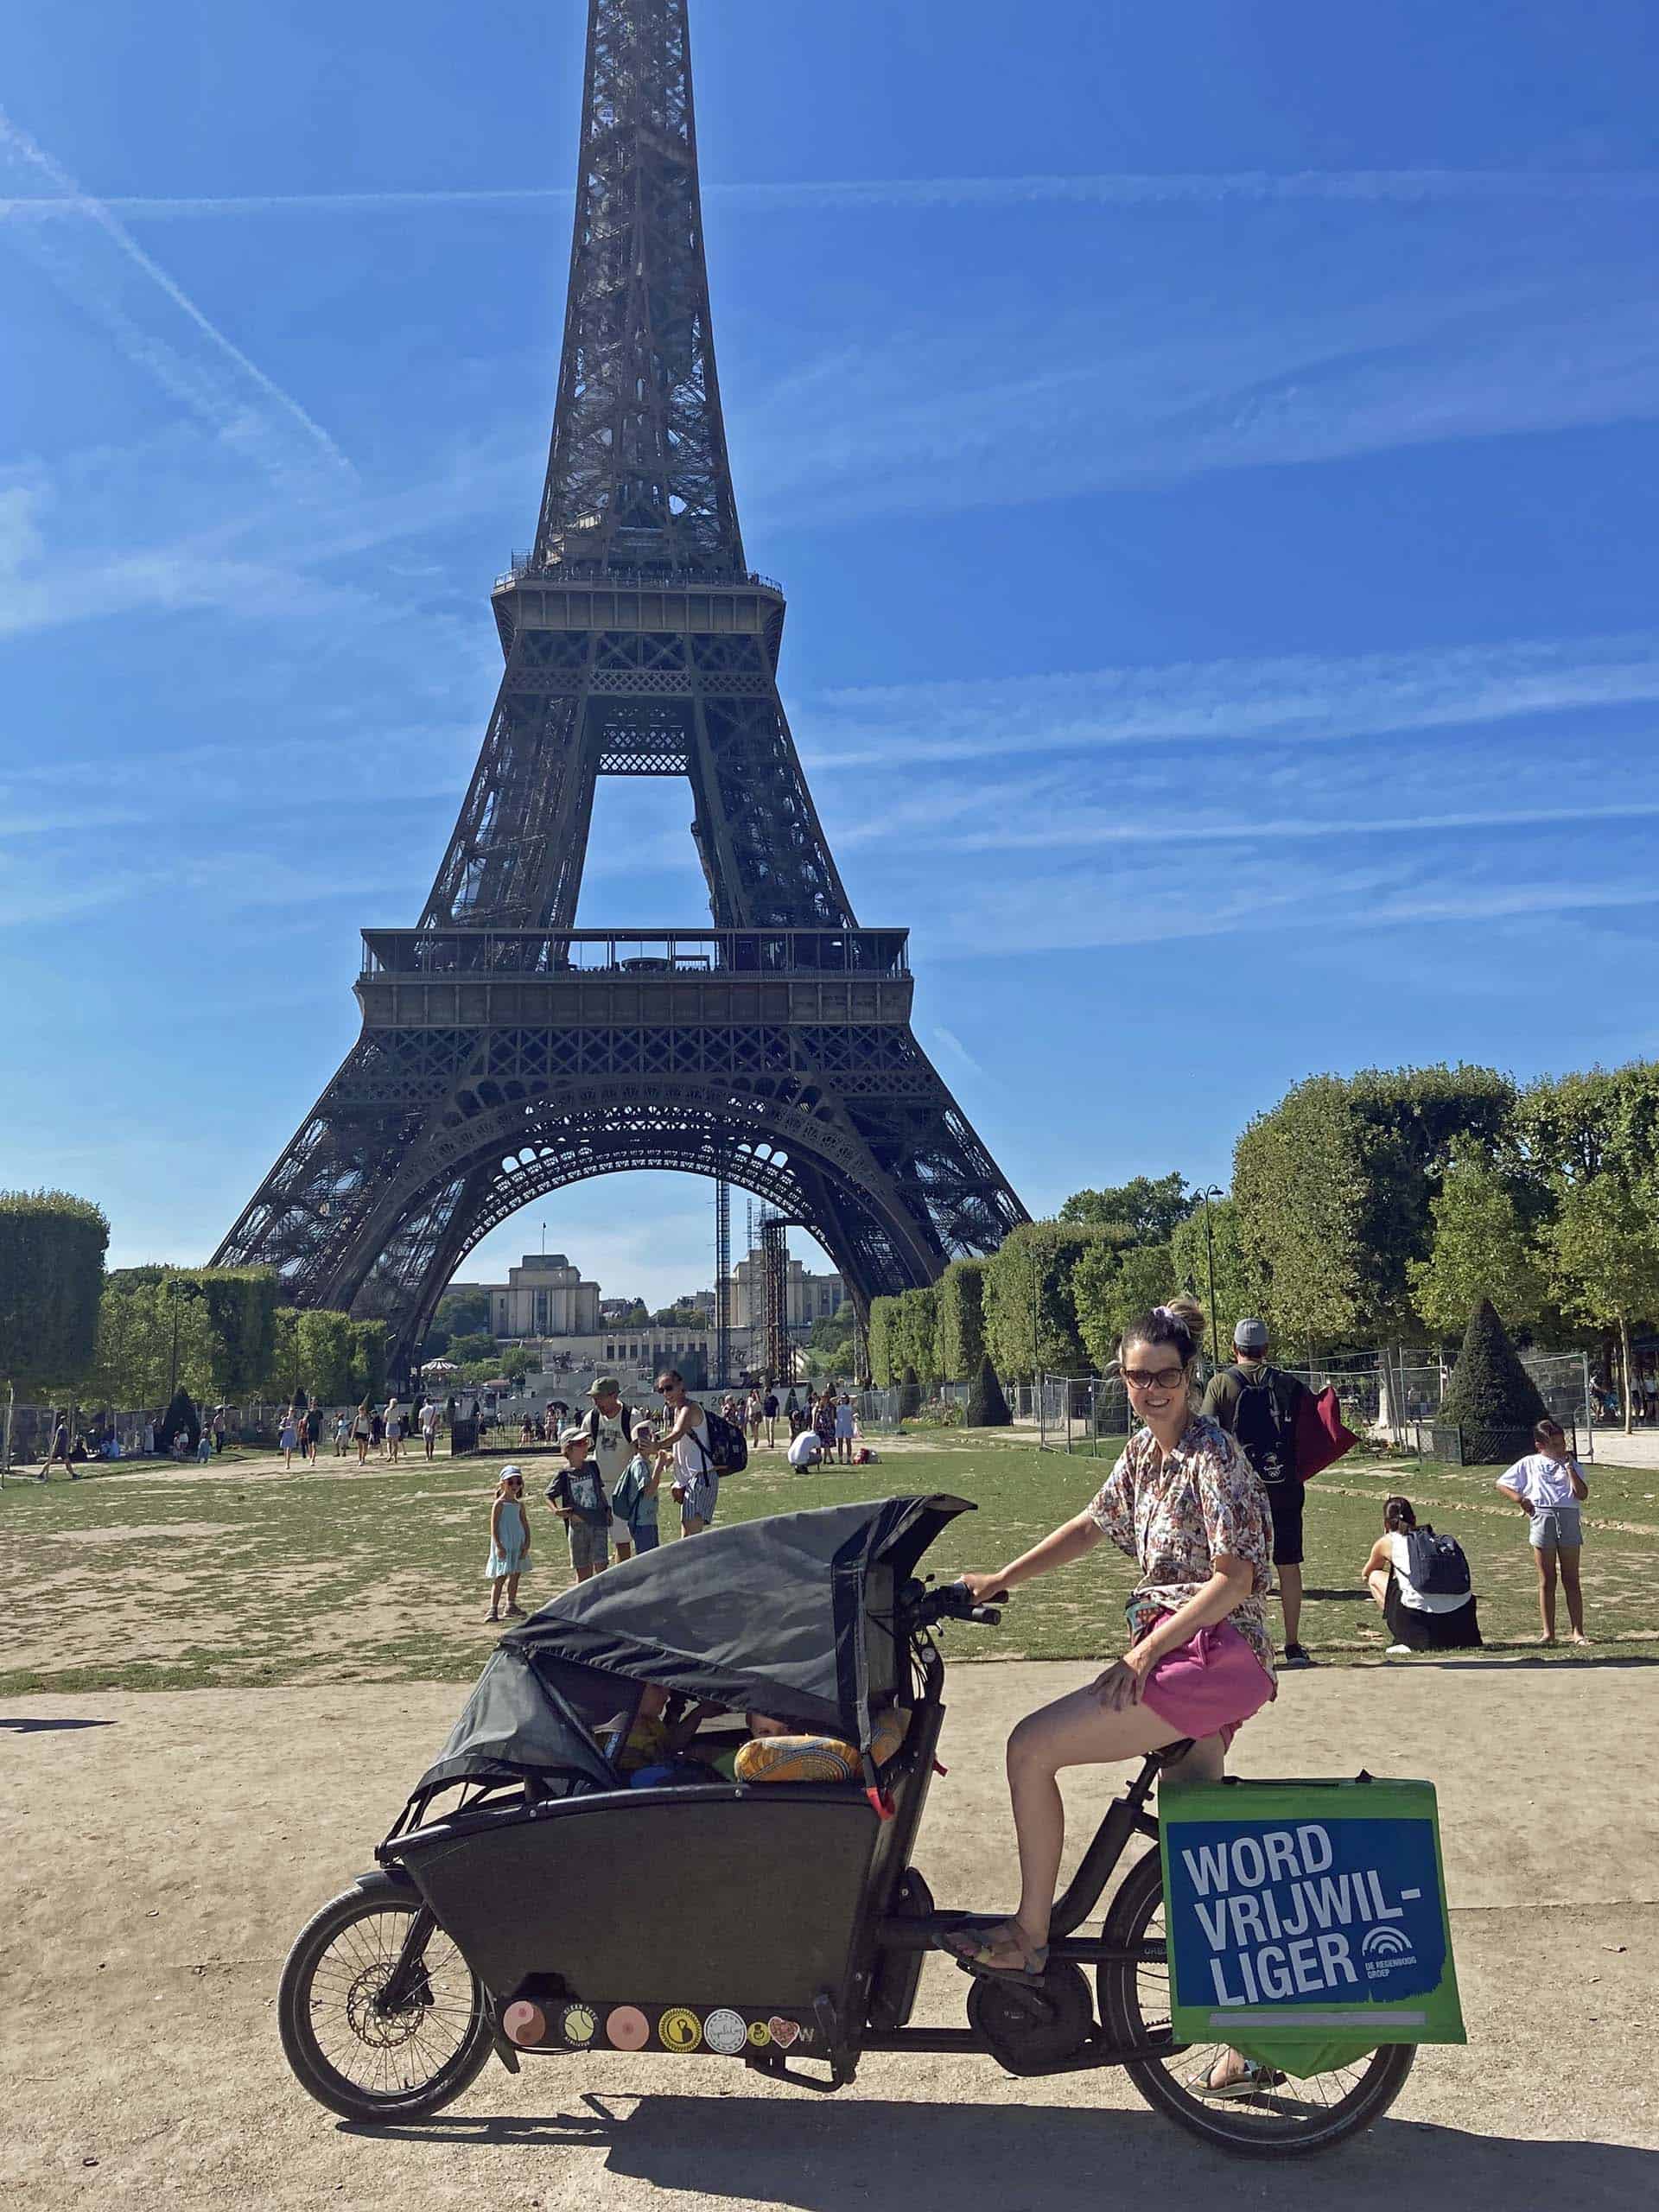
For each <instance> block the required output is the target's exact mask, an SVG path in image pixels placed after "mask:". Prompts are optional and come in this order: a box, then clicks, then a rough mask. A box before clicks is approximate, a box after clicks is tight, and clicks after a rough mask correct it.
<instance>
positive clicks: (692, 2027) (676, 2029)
mask: <svg viewBox="0 0 1659 2212" xmlns="http://www.w3.org/2000/svg"><path fill="white" fill-rule="evenodd" d="M657 2032H658V2035H659V2036H660V2037H662V2042H663V2048H664V2050H696V2047H697V2045H698V2044H700V2043H701V2042H702V2021H701V2020H700V2019H698V2018H697V2016H696V2013H695V2012H686V2011H685V2009H684V2008H683V2006H680V2005H677V2006H675V2007H674V2008H673V2009H672V2010H671V2011H670V2012H664V2014H663V2017H662V2018H661V2019H660V2020H658V2023H657Z"/></svg>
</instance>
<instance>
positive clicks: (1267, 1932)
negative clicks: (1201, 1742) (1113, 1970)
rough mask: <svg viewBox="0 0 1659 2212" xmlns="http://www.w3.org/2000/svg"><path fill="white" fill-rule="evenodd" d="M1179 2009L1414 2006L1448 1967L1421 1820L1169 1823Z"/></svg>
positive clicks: (1435, 1874) (1435, 1876)
mask: <svg viewBox="0 0 1659 2212" xmlns="http://www.w3.org/2000/svg"><path fill="white" fill-rule="evenodd" d="M1165 1878H1166V1888H1167V1895H1166V1928H1167V1930H1168V1936H1169V1949H1170V1963H1171V1967H1172V1969H1173V1975H1174V1980H1175V1994H1176V2001H1177V2003H1178V2004H1179V2005H1181V2006H1182V2007H1184V2008H1187V2007H1192V2006H1202V2007H1204V2008H1205V2010H1206V2011H1209V2012H1214V2011H1217V2010H1230V2009H1232V2008H1234V2007H1239V2008H1243V2009H1246V2010H1248V2011H1249V2012H1252V2013H1255V2014H1258V2015H1259V2014H1260V2013H1261V2012H1262V2011H1264V2010H1274V2011H1277V2010H1279V2009H1280V2008H1281V2007H1282V2008H1283V2010H1284V2012H1285V2014H1286V2016H1287V2018H1294V2016H1295V2014H1296V2012H1297V2011H1298V2010H1299V2009H1300V2010H1304V2011H1318V2012H1320V2013H1321V2014H1322V2015H1326V2014H1327V2012H1328V2011H1335V2010H1345V2009H1347V2008H1350V2007H1359V2006H1371V2005H1397V2004H1399V2003H1401V2002H1402V2001H1407V2000H1410V1999H1427V1998H1429V1997H1431V1996H1432V1995H1433V1993H1434V1992H1435V1991H1437V1990H1438V1989H1439V1988H1440V1983H1441V1980H1442V1977H1443V1976H1444V1974H1445V1972H1446V1922H1445V1916H1444V1913H1443V1911H1442V1908H1441V1901H1440V1868H1439V1859H1438V1855H1437V1853H1436V1848H1435V1837H1434V1823H1433V1821H1432V1820H1399V1819H1386V1820H1347V1819H1324V1820H1294V1821H1286V1820H1275V1819H1270V1818H1264V1819H1247V1820H1237V1819H1235V1820H1230V1821H1185V1820H1180V1821H1171V1822H1170V1823H1169V1824H1168V1825H1167V1827H1166V1834H1165Z"/></svg>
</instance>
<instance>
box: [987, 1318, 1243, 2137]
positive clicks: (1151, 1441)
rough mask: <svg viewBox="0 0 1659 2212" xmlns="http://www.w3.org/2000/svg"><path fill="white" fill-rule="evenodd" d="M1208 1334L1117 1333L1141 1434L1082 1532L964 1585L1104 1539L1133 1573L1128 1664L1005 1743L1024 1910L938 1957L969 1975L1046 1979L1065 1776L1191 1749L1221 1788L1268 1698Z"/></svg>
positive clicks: (1222, 2087)
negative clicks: (1246, 1726) (1213, 1414)
mask: <svg viewBox="0 0 1659 2212" xmlns="http://www.w3.org/2000/svg"><path fill="white" fill-rule="evenodd" d="M1203 1329H1204V1317H1203V1314H1202V1313H1201V1312H1200V1311H1199V1309H1198V1306H1196V1305H1194V1304H1193V1303H1192V1301H1190V1300H1176V1301H1175V1302H1174V1303H1173V1304H1171V1305H1168V1306H1156V1307H1154V1309H1153V1311H1152V1312H1151V1313H1146V1314H1143V1315H1142V1316H1141V1319H1140V1320H1138V1321H1136V1322H1135V1323H1133V1324H1132V1325H1131V1326H1130V1327H1129V1328H1128V1329H1127V1330H1126V1331H1125V1332H1124V1334H1123V1337H1122V1340H1121V1342H1120V1344H1119V1346H1118V1361H1119V1367H1120V1371H1121V1372H1122V1377H1123V1382H1124V1385H1125V1387H1126V1389H1128V1395H1129V1403H1130V1405H1131V1406H1132V1407H1133V1408H1134V1410H1135V1413H1136V1414H1139V1415H1140V1417H1141V1420H1142V1421H1144V1422H1145V1424H1146V1426H1145V1427H1144V1428H1142V1429H1141V1430H1140V1431H1139V1432H1138V1433H1136V1434H1135V1435H1134V1436H1132V1437H1131V1438H1130V1439H1129V1441H1128V1444H1127V1445H1126V1446H1125V1447H1124V1450H1123V1453H1122V1457H1121V1458H1120V1459H1119V1460H1118V1462H1117V1465H1116V1467H1115V1468H1114V1469H1113V1471H1112V1472H1111V1473H1110V1474H1109V1476H1108V1477H1107V1478H1106V1481H1105V1483H1104V1484H1103V1486H1102V1488H1101V1490H1100V1491H1099V1494H1098V1495H1097V1496H1096V1497H1095V1498H1094V1499H1093V1500H1092V1501H1091V1503H1090V1504H1089V1505H1087V1506H1085V1507H1084V1510H1083V1511H1082V1512H1081V1513H1079V1514H1077V1516H1075V1518H1073V1519H1072V1520H1070V1521H1068V1522H1065V1525H1064V1526H1063V1527H1061V1528H1058V1529H1055V1531H1054V1532H1053V1534H1052V1535H1048V1536H1045V1537H1044V1539H1043V1541H1041V1543H1039V1544H1037V1545H1035V1546H1033V1548H1032V1549H1031V1550H1030V1551H1028V1552H1027V1553H1025V1554H1024V1555H1023V1556H1022V1557H1020V1558H1019V1559H1017V1560H1013V1561H1012V1562H1011V1563H1010V1564H1009V1565H1008V1566H1007V1567H1002V1568H1001V1569H1000V1570H999V1572H997V1573H995V1574H964V1575H963V1578H962V1580H963V1582H965V1583H966V1584H967V1586H968V1588H969V1591H970V1592H972V1594H973V1596H974V1597H975V1599H977V1600H980V1601H982V1602H983V1601H984V1600H986V1599H992V1598H994V1597H995V1594H996V1593H997V1592H999V1591H1004V1590H1013V1589H1015V1588H1017V1587H1018V1586H1019V1585H1020V1583H1022V1582H1029V1581H1031V1580H1033V1577H1035V1576H1037V1575H1039V1574H1046V1573H1048V1572H1049V1571H1050V1570H1051V1569H1052V1568H1053V1567H1065V1566H1068V1565H1070V1563H1071V1561H1072V1560H1078V1559H1081V1558H1082V1557H1083V1556H1084V1554H1085V1553H1087V1552H1090V1551H1092V1550H1093V1549H1094V1548H1095V1546H1096V1544H1097V1543H1099V1541H1101V1538H1102V1537H1103V1536H1108V1537H1109V1538H1110V1539H1111V1541H1113V1542H1114V1543H1115V1544H1116V1545H1117V1546H1118V1547H1119V1548H1120V1549H1121V1550H1122V1551H1125V1552H1127V1553H1128V1554H1129V1556H1130V1557H1131V1558H1132V1559H1134V1560H1135V1561H1136V1562H1137V1563H1138V1565H1139V1567H1140V1568H1141V1580H1140V1582H1139V1584H1138V1585H1137V1586H1136V1588H1135V1592H1134V1595H1133V1596H1132V1597H1131V1599H1130V1600H1129V1605H1128V1617H1129V1631H1130V1642H1129V1649H1128V1651H1127V1652H1126V1653H1125V1654H1124V1656H1123V1657H1122V1658H1121V1659H1119V1660H1117V1661H1116V1662H1114V1663H1113V1664H1112V1665H1111V1666H1109V1668H1108V1669H1106V1671H1105V1673H1104V1674H1103V1675H1101V1676H1100V1677H1099V1678H1098V1679H1097V1680H1096V1681H1095V1682H1093V1683H1091V1684H1090V1686H1089V1688H1086V1689H1078V1690H1073V1691H1071V1693H1070V1694H1069V1695H1067V1696H1065V1697H1063V1698H1059V1699H1057V1700H1055V1702H1054V1703H1053V1704H1052V1705H1047V1706H1044V1707H1042V1708H1041V1709H1040V1710H1039V1711H1038V1712H1036V1713H1031V1714H1030V1715H1028V1716H1027V1719H1024V1720H1022V1721H1020V1724H1019V1726H1017V1727H1016V1728H1015V1729H1014V1733H1013V1735H1012V1736H1011V1737H1010V1738H1009V1739H1008V1751H1007V1765H1008V1789H1009V1794H1010V1796H1011V1797H1012V1799H1013V1802H1014V1830H1015V1834H1016V1836H1017V1840H1018V1842H1019V1847H1020V1904H1019V1907H1018V1909H1017V1910H1016V1911H1015V1912H1014V1916H1012V1918H1010V1919H1008V1920H1005V1921H1002V1922H1000V1923H997V1924H995V1925H994V1926H992V1927H989V1928H978V1929H969V1930H965V1931H963V1933H962V1934H961V1935H960V1936H958V1937H957V1938H955V1939H953V1940H952V1941H951V1942H950V1944H949V1945H948V1946H947V1948H950V1950H952V1951H953V1952H954V1953H955V1954H956V1955H957V1957H958V1958H959V1959H961V1960H962V1961H963V1964H964V1965H966V1966H968V1967H970V1968H972V1969H973V1971H975V1972H976V1973H978V1974H1001V1975H1011V1976H1014V1977H1015V1978H1017V1979H1019V1980H1025V1981H1035V1980H1040V1979H1041V1976H1042V1974H1043V1972H1044V1969H1045V1967H1046V1963H1047V1958H1048V1923H1049V1915H1050V1911H1051V1909H1052V1904H1053V1900H1054V1884H1055V1880H1056V1878H1057V1877H1058V1873H1059V1868H1060V1857H1061V1853H1062V1850H1063V1848H1064V1846H1065V1808H1064V1806H1063V1804H1062V1802H1061V1799H1060V1791H1059V1784H1058V1781H1057V1780H1056V1777H1057V1775H1058V1772H1059V1770H1060V1769H1061V1768H1062V1767H1070V1766H1092V1765H1096V1764H1105V1763H1108V1762H1109V1761H1111V1760H1114V1759H1128V1758H1139V1757H1143V1756H1144V1755H1145V1754H1146V1753H1147V1752H1148V1751H1160V1750H1161V1749H1163V1748H1164V1747H1165V1746H1166V1745H1170V1744H1176V1743H1179V1742H1181V1741H1182V1740H1183V1739H1184V1738H1192V1750H1191V1751H1189V1752H1187V1754H1186V1755H1185V1758H1182V1759H1180V1760H1179V1761H1178V1762H1176V1763H1175V1764H1172V1765H1171V1766H1170V1768H1169V1769H1168V1773H1169V1775H1170V1776H1171V1777H1172V1778H1173V1779H1175V1780H1178V1781H1185V1780H1194V1781H1211V1780H1216V1779H1218V1778H1219V1777H1220V1775H1221V1771H1222V1765H1223V1759H1224V1753H1225V1751H1226V1747H1227V1745H1228V1744H1229V1743H1230V1741H1231V1740H1232V1737H1233V1734H1234V1732H1235V1731H1236V1729H1237V1728H1238V1727H1239V1726H1240V1725H1241V1724H1242V1723H1243V1721H1245V1720H1248V1719H1249V1717H1250V1715H1251V1714H1252V1713H1255V1712H1257V1711H1258V1710H1259V1709H1260V1708H1261V1707H1262V1706H1263V1705H1265V1704H1266V1703H1267V1702H1268V1700H1269V1699H1271V1698H1272V1697H1274V1695H1275V1694H1276V1688H1277V1685H1276V1681H1275V1678H1274V1665H1273V1648H1272V1645H1271V1643H1269V1641H1268V1624H1267V1611H1266V1607H1265V1605H1264V1603H1263V1600H1264V1599H1265V1598H1266V1595H1267V1592H1268V1583H1269V1580H1270V1579H1271V1578H1270V1573H1269V1567H1268V1556H1269V1553H1270V1550H1271V1537H1270V1535H1269V1531H1268V1510H1267V1499H1266V1496H1265V1493H1264V1492H1263V1491H1262V1484H1261V1483H1260V1482H1259V1481H1258V1479H1257V1478H1256V1476H1255V1472H1254V1471H1253V1470H1252V1469H1251V1467H1250V1465H1249V1461H1248V1460H1247V1459H1245V1457H1244V1455H1243V1452H1241V1451H1240V1450H1239V1448H1238V1446H1237V1445H1236V1444H1235V1442H1234V1441H1233V1440H1232V1438H1231V1437H1230V1436H1229V1435H1228V1434H1227V1433H1226V1431H1225V1430H1224V1429H1223V1428H1222V1427H1219V1426H1218V1424H1217V1423H1216V1422H1215V1421H1211V1420H1209V1419H1207V1418H1206V1417H1205V1416H1204V1415H1201V1414H1198V1413H1197V1412H1196V1411H1195V1409H1194V1401H1193V1394H1192V1384H1193V1382H1194V1379H1195V1373H1196V1361H1197V1356H1198V1344H1199V1341H1200V1339H1201V1337H1202V1334H1203ZM1252 2074H1253V2069H1251V2067H1250V2065H1249V2062H1248V2061H1246V2060H1244V2059H1243V2058H1240V2057H1237V2056H1235V2055H1234V2054H1228V2055H1226V2056H1224V2058H1223V2059H1222V2060H1221V2061H1220V2062H1218V2063H1217V2066H1216V2067H1215V2068H1214V2069H1213V2070H1212V2073H1211V2075H1210V2076H1209V2077H1206V2078H1205V2081H1204V2082H1203V2083H1202V2084H1201V2085H1195V2086H1200V2087H1201V2088H1202V2090H1203V2091H1204V2092H1205V2093H1207V2094H1211V2095H1226V2094H1238V2093H1240V2092H1241V2091H1242V2090H1243V2089H1244V2088H1246V2087H1247V2086H1249V2084H1250V2083H1251V2080H1252Z"/></svg>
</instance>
